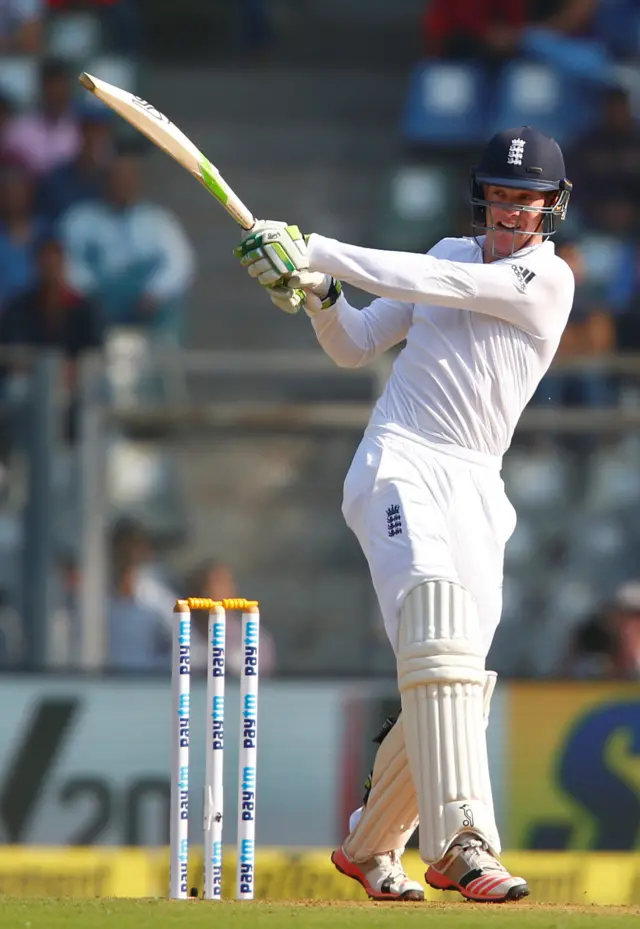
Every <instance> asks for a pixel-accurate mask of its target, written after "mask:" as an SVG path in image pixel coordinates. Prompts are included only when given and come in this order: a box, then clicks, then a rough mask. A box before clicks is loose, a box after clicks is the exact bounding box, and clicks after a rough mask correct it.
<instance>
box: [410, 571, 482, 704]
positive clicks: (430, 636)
mask: <svg viewBox="0 0 640 929" xmlns="http://www.w3.org/2000/svg"><path fill="white" fill-rule="evenodd" d="M447 682H452V683H453V682H455V683H470V684H480V685H484V683H485V670H484V649H483V647H482V642H481V637H480V624H479V620H478V610H477V606H476V603H475V600H474V598H473V597H472V595H471V594H470V593H469V591H468V590H466V589H465V588H464V587H462V586H461V585H460V584H456V583H453V582H451V581H444V580H431V581H425V582H424V583H422V584H420V585H419V586H418V587H415V588H414V589H413V590H411V591H410V592H409V593H408V594H407V596H406V597H405V598H404V601H403V604H402V610H401V618H400V635H399V642H398V683H399V685H400V689H401V690H403V689H406V688H408V687H418V686H420V685H423V684H437V683H447Z"/></svg>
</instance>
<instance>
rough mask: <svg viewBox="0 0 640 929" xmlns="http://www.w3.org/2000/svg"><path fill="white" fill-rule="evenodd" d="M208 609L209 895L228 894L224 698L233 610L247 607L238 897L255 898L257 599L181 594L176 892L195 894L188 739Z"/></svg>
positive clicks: (174, 759) (175, 698)
mask: <svg viewBox="0 0 640 929" xmlns="http://www.w3.org/2000/svg"><path fill="white" fill-rule="evenodd" d="M194 610H206V611H208V613H209V623H208V636H207V696H206V744H205V752H206V754H205V758H206V761H205V782H204V817H203V819H204V822H203V831H204V884H203V890H204V892H203V896H204V898H205V900H220V899H221V898H222V826H223V810H224V802H223V801H224V797H223V773H224V696H225V693H224V692H225V671H226V613H227V610H238V611H240V612H242V649H243V661H242V673H241V677H240V733H239V758H238V837H237V851H238V863H237V873H236V899H238V900H252V899H253V895H254V883H255V828H256V818H255V814H256V773H257V736H258V677H259V673H258V654H259V640H260V610H259V605H258V603H257V601H255V600H243V599H233V600H209V599H207V598H202V597H189V598H188V599H186V600H177V601H176V604H175V606H174V609H173V612H174V614H175V617H176V622H175V624H174V631H173V649H172V663H171V712H172V721H171V805H170V824H169V846H170V864H169V874H170V877H169V897H170V898H171V899H173V900H186V899H187V898H188V897H189V878H188V866H189V743H190V738H191V734H190V729H191V718H190V695H191V613H192V612H193V611H194Z"/></svg>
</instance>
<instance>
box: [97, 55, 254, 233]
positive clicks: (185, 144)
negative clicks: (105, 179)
mask: <svg viewBox="0 0 640 929" xmlns="http://www.w3.org/2000/svg"><path fill="white" fill-rule="evenodd" d="M79 80H80V83H81V84H82V86H83V87H85V88H86V89H87V90H88V91H90V92H91V93H92V94H94V96H96V97H97V98H98V99H99V100H101V101H102V102H103V103H105V104H106V105H107V106H108V107H110V109H112V110H113V111H114V112H115V113H117V114H118V115H119V116H121V117H122V118H123V119H125V120H126V121H127V122H128V123H130V124H131V125H132V126H134V127H135V128H136V129H137V130H138V131H139V132H141V133H142V134H143V135H145V136H146V137H147V138H148V139H150V140H151V141H152V142H153V143H154V144H155V145H157V146H158V148H161V149H162V150H163V151H164V152H166V153H167V155H170V156H171V157H172V158H173V159H174V160H175V161H177V162H178V164H180V165H182V167H183V168H186V170H187V171H189V172H190V173H191V174H192V175H193V176H194V177H195V178H196V179H197V180H198V181H200V183H201V184H202V185H203V186H204V187H206V189H207V190H208V191H209V193H210V194H212V196H214V197H215V198H216V200H217V201H218V202H219V203H220V204H221V205H222V206H223V207H224V208H225V210H226V211H227V213H229V215H230V216H232V217H233V218H234V219H235V221H236V222H237V223H238V224H239V225H240V226H242V228H243V229H251V227H252V226H253V225H254V223H255V219H254V216H253V214H252V213H251V211H250V210H249V209H247V207H246V206H245V205H244V203H243V202H242V200H240V198H239V197H238V196H237V194H236V193H235V192H234V191H233V190H232V189H231V187H230V186H229V185H228V184H227V182H226V181H225V180H224V178H223V177H222V175H221V174H220V172H219V171H218V169H217V168H216V167H215V165H213V164H212V163H211V162H210V161H209V160H208V158H206V157H205V156H204V155H203V154H202V152H201V151H200V150H199V149H198V148H197V147H196V146H195V145H194V144H193V142H192V141H191V139H188V138H187V136H186V135H185V134H184V132H182V131H181V130H180V129H178V127H177V126H176V125H174V123H172V122H171V120H170V119H168V118H167V117H166V116H165V115H164V113H161V112H160V110H158V109H156V107H154V106H153V104H151V103H149V102H148V101H147V100H143V99H142V97H138V96H136V95H135V94H132V93H129V91H128V90H122V89H121V88H120V87H116V86H115V85H114V84H109V83H107V81H102V80H100V78H97V77H94V76H93V75H91V74H87V73H86V72H84V73H83V74H81V75H80V78H79Z"/></svg>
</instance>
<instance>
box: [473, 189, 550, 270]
mask: <svg viewBox="0 0 640 929" xmlns="http://www.w3.org/2000/svg"><path fill="white" fill-rule="evenodd" d="M484 195H485V199H486V200H488V201H490V203H491V206H488V207H487V227H488V229H487V245H488V246H489V247H490V248H491V250H492V251H493V253H494V254H495V255H505V256H508V255H511V254H513V252H517V251H519V250H520V249H521V248H524V247H525V246H526V245H530V244H533V243H532V242H531V236H532V235H535V234H536V232H538V231H539V230H540V227H541V225H542V215H541V214H540V213H539V212H537V210H540V209H541V208H542V207H544V206H546V205H547V201H546V198H545V195H544V194H542V193H539V192H538V191H536V190H519V189H518V188H515V187H497V186H496V185H494V184H486V185H485V190H484ZM523 206H526V207H528V209H527V210H523V209H521V207H523ZM491 227H495V228H491Z"/></svg>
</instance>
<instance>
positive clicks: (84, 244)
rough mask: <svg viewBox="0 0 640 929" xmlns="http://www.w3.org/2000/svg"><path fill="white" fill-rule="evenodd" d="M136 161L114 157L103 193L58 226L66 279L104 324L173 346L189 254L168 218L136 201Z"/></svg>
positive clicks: (191, 269) (188, 277) (188, 276)
mask: <svg viewBox="0 0 640 929" xmlns="http://www.w3.org/2000/svg"><path fill="white" fill-rule="evenodd" d="M140 188H141V172H140V165H139V158H138V157H137V156H135V155H133V154H120V155H118V156H116V158H115V159H114V161H113V163H112V165H111V166H110V168H109V171H108V176H107V183H106V189H105V195H104V197H103V198H102V199H100V200H94V201H91V202H87V203H80V204H78V205H76V206H74V207H72V208H71V209H70V210H69V211H68V212H67V213H65V215H64V216H63V217H62V220H61V230H62V235H63V237H64V241H65V243H66V247H67V251H68V254H69V256H70V260H71V280H72V281H73V283H74V285H75V286H76V287H77V288H78V290H81V291H83V292H84V293H86V294H89V295H91V296H93V297H95V298H96V300H97V301H98V303H99V306H100V308H101V311H102V314H103V318H104V320H105V323H106V324H107V325H115V324H120V325H135V326H142V327H145V328H149V329H151V330H153V331H155V332H157V333H162V334H163V335H164V336H166V337H167V338H171V339H173V340H176V339H177V338H178V335H179V329H180V323H181V318H180V310H181V308H182V302H183V300H184V298H185V295H186V292H187V288H188V287H189V285H190V283H191V280H192V278H193V272H194V254H193V249H192V248H191V245H190V244H189V242H188V240H187V238H186V236H185V234H184V232H183V230H182V227H181V226H180V225H179V224H178V221H177V220H176V219H175V218H174V217H173V215H172V214H171V213H169V212H168V211H167V210H165V209H163V208H162V207H159V206H156V205H155V204H150V203H145V202H142V200H141V199H140Z"/></svg>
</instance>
